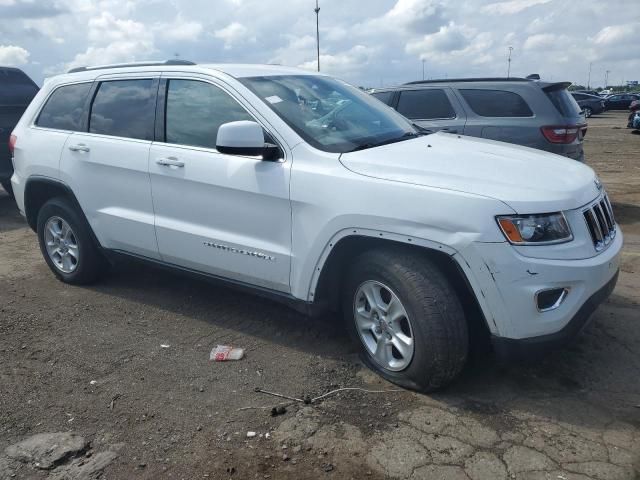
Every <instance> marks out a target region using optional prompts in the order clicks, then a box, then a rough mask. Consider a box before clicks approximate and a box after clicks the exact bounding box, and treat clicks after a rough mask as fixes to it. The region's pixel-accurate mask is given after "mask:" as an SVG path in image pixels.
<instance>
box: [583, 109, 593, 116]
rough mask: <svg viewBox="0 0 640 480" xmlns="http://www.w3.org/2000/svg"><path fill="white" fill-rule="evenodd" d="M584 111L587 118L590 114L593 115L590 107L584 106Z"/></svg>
mask: <svg viewBox="0 0 640 480" xmlns="http://www.w3.org/2000/svg"><path fill="white" fill-rule="evenodd" d="M583 111H584V116H585V117H587V118H589V117H591V115H593V110H591V107H584V108H583Z"/></svg>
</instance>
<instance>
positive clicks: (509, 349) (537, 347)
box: [491, 271, 619, 359]
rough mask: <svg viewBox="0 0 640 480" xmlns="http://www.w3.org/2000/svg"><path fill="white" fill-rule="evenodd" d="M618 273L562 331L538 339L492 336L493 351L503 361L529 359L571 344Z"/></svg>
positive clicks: (613, 282)
mask: <svg viewBox="0 0 640 480" xmlns="http://www.w3.org/2000/svg"><path fill="white" fill-rule="evenodd" d="M618 273H619V272H618V271H617V272H616V273H615V275H614V276H613V277H612V278H611V280H609V281H608V282H607V283H606V284H605V285H604V286H603V287H602V288H601V289H600V290H598V291H597V292H596V293H594V294H593V295H591V297H589V298H588V299H587V301H586V302H585V303H584V304H583V305H582V307H580V309H579V310H578V311H577V312H576V314H575V315H574V316H573V318H572V319H571V320H569V323H567V324H566V325H565V326H564V328H562V330H560V331H558V332H555V333H550V334H548V335H540V336H538V337H531V338H522V339H512V338H504V337H497V336H491V343H492V344H493V349H494V351H495V353H496V355H497V356H498V358H501V359H529V358H532V357H536V356H539V355H543V354H544V353H546V352H548V351H549V350H554V349H557V348H559V347H562V346H563V345H566V344H567V343H569V342H570V341H571V340H572V339H573V338H574V337H575V336H577V335H578V334H579V333H580V332H581V331H582V330H583V329H584V328H585V327H586V326H587V324H588V323H589V321H590V320H591V318H592V314H593V312H595V311H596V309H597V308H598V307H599V306H600V304H601V303H603V302H604V301H605V300H606V299H607V298H609V295H611V292H613V289H614V288H615V286H616V283H617V282H618Z"/></svg>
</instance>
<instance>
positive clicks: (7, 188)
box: [0, 180, 14, 198]
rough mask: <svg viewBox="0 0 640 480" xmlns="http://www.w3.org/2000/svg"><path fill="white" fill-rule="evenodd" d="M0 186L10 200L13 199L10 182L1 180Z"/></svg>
mask: <svg viewBox="0 0 640 480" xmlns="http://www.w3.org/2000/svg"><path fill="white" fill-rule="evenodd" d="M0 184H2V188H4V191H5V192H7V193H8V194H9V196H10V197H11V198H14V196H13V187H12V186H11V180H2V181H1V182H0Z"/></svg>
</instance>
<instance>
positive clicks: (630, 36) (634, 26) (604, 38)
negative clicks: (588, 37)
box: [594, 22, 640, 49]
mask: <svg viewBox="0 0 640 480" xmlns="http://www.w3.org/2000/svg"><path fill="white" fill-rule="evenodd" d="M638 32H640V22H635V23H627V24H625V25H610V26H607V27H604V28H603V29H602V30H600V31H599V32H598V33H597V35H596V36H595V38H594V42H595V43H596V44H598V45H616V44H618V45H619V44H620V43H624V42H627V41H630V40H634V42H635V43H636V44H637V41H638ZM636 49H637V47H636Z"/></svg>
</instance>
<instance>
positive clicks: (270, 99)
mask: <svg viewBox="0 0 640 480" xmlns="http://www.w3.org/2000/svg"><path fill="white" fill-rule="evenodd" d="M265 100H266V101H267V102H269V103H271V104H274V103H280V102H281V101H282V99H281V98H280V97H279V96H277V95H272V96H271V97H267V98H266V99H265Z"/></svg>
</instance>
